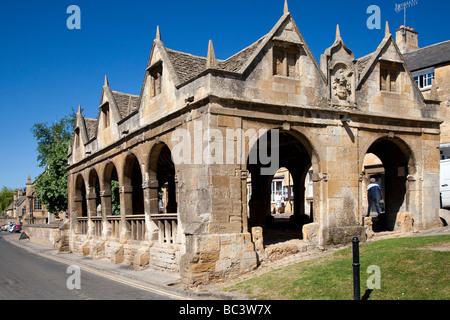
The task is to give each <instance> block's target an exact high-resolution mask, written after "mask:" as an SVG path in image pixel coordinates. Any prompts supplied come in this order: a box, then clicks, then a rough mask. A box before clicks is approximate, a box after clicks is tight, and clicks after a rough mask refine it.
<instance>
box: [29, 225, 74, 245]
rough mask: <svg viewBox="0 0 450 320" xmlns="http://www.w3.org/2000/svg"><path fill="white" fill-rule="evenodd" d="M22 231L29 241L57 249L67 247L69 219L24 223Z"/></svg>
mask: <svg viewBox="0 0 450 320" xmlns="http://www.w3.org/2000/svg"><path fill="white" fill-rule="evenodd" d="M23 232H24V233H25V234H26V235H27V236H28V237H29V238H30V242H34V243H38V244H42V245H45V246H48V247H52V248H55V249H58V250H59V251H67V250H68V249H69V239H68V235H69V221H66V222H55V223H52V224H35V225H25V226H24V227H23Z"/></svg>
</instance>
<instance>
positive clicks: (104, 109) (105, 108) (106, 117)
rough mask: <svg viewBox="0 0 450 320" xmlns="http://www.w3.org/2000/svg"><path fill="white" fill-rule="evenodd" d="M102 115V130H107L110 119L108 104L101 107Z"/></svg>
mask: <svg viewBox="0 0 450 320" xmlns="http://www.w3.org/2000/svg"><path fill="white" fill-rule="evenodd" d="M102 115H103V128H105V129H106V128H108V127H109V125H110V124H111V119H110V115H109V104H108V103H107V104H105V105H104V106H103V107H102Z"/></svg>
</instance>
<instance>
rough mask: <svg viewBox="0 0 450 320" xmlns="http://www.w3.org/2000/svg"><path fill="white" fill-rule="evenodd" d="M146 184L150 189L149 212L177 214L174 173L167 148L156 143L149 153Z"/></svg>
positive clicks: (162, 143) (173, 165)
mask: <svg viewBox="0 0 450 320" xmlns="http://www.w3.org/2000/svg"><path fill="white" fill-rule="evenodd" d="M147 173H148V179H149V181H148V182H147V184H148V186H149V188H150V202H151V203H150V212H151V213H152V214H154V213H162V212H165V213H177V209H178V207H177V192H176V171H175V164H174V162H173V159H172V153H171V150H170V148H169V146H168V145H167V144H166V143H164V142H157V143H156V144H154V145H153V146H152V148H151V151H150V156H149V161H148V166H147Z"/></svg>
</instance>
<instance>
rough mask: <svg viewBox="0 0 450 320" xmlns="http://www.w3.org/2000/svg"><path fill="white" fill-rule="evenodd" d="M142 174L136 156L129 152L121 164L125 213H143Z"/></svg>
mask: <svg viewBox="0 0 450 320" xmlns="http://www.w3.org/2000/svg"><path fill="white" fill-rule="evenodd" d="M142 184H143V174H142V169H141V164H140V161H139V159H138V158H137V156H136V155H135V154H134V153H132V152H130V153H129V154H128V155H127V157H126V158H125V161H124V164H123V184H122V189H123V191H122V192H123V193H124V194H125V206H126V208H125V211H126V214H133V215H136V214H144V192H143V188H142Z"/></svg>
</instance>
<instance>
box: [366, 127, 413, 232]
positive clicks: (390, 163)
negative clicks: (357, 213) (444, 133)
mask: <svg viewBox="0 0 450 320" xmlns="http://www.w3.org/2000/svg"><path fill="white" fill-rule="evenodd" d="M363 151H364V153H362V154H361V156H360V163H359V165H360V170H361V171H360V172H362V170H363V162H364V157H365V155H366V154H369V153H372V154H374V155H375V156H376V157H378V158H379V159H380V161H381V162H382V164H383V168H384V171H383V172H382V173H380V174H375V173H371V174H369V175H368V176H367V177H363V183H362V187H361V189H365V188H364V187H365V185H367V183H368V182H367V181H368V179H369V178H371V177H373V178H377V180H378V181H377V182H378V184H379V185H380V187H381V189H382V190H383V193H384V198H385V211H384V212H383V213H382V214H381V215H377V216H376V217H374V219H373V220H374V221H373V223H374V225H373V229H374V231H392V230H394V228H395V223H396V218H397V213H398V212H400V211H409V210H411V208H412V207H413V205H412V203H411V201H412V200H413V199H414V198H415V195H413V193H414V192H415V191H414V190H413V189H414V188H412V187H411V186H410V180H411V182H413V180H415V179H414V178H411V177H413V176H414V175H415V174H416V158H415V155H414V152H413V150H412V148H411V147H410V146H409V145H408V144H407V143H406V142H405V141H404V140H403V139H401V138H399V137H392V136H378V137H374V138H373V139H371V140H370V141H368V142H367V143H366V145H365V146H364V148H363ZM364 178H365V179H366V180H365V181H364ZM364 182H365V183H364ZM361 192H362V194H363V195H364V198H366V193H367V191H366V190H361ZM366 204H367V202H366ZM361 207H362V208H363V209H365V208H367V205H363V206H361ZM366 213H367V212H365V213H364V212H363V214H366Z"/></svg>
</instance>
